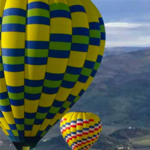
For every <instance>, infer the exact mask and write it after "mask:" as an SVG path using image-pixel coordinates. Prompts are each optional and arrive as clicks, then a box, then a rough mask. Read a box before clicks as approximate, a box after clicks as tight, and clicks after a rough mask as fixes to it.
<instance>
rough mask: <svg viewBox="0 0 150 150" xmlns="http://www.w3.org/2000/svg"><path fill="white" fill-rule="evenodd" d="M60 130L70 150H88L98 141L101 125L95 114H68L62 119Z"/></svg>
mask: <svg viewBox="0 0 150 150" xmlns="http://www.w3.org/2000/svg"><path fill="white" fill-rule="evenodd" d="M60 129H61V133H62V136H63V138H64V139H65V140H66V142H67V143H68V145H69V146H70V147H71V148H72V150H89V149H90V148H91V147H92V146H93V144H94V143H95V142H96V141H97V140H98V138H99V136H100V133H101V130H102V124H101V120H100V118H99V117H98V116H97V115H96V114H93V113H89V112H70V113H68V114H66V115H65V116H64V117H63V118H62V120H61V123H60Z"/></svg>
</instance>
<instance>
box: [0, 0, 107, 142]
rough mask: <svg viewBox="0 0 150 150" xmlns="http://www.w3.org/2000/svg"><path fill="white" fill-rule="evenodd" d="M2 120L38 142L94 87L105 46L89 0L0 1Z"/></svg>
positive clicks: (8, 129) (14, 132) (11, 132)
mask: <svg viewBox="0 0 150 150" xmlns="http://www.w3.org/2000/svg"><path fill="white" fill-rule="evenodd" d="M0 40H1V41H0V44H1V45H0V109H1V111H0V122H1V126H2V127H3V130H4V132H5V133H6V135H7V136H8V137H9V138H10V139H11V140H12V141H13V142H22V143H26V142H28V143H30V142H31V141H32V142H35V143H36V142H38V141H39V140H40V139H41V138H42V137H43V136H44V135H45V134H46V133H47V131H48V130H49V129H50V128H51V127H52V126H54V124H55V123H56V122H57V121H58V120H59V119H60V118H61V117H62V116H63V115H64V114H65V113H66V112H68V111H69V110H70V108H71V107H72V106H73V105H74V104H75V103H76V102H77V101H78V99H79V98H80V97H81V96H82V95H83V93H84V92H85V90H86V89H87V88H88V86H89V85H90V84H91V82H92V80H93V78H94V76H95V74H96V72H97V70H98V68H99V66H100V63H101V60H102V56H103V53H104V48H105V27H104V22H103V19H102V17H101V15H100V13H99V11H98V10H97V8H96V7H95V6H94V4H93V3H92V2H91V1H90V0H22V1H20V0H15V1H12V0H0Z"/></svg>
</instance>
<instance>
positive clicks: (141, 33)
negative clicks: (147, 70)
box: [92, 0, 150, 47]
mask: <svg viewBox="0 0 150 150" xmlns="http://www.w3.org/2000/svg"><path fill="white" fill-rule="evenodd" d="M92 2H93V3H94V4H95V5H96V6H97V8H98V9H99V11H100V12H101V14H102V16H103V19H104V22H105V27H106V47H120V46H125V47H130V46H132V47H150V0H92Z"/></svg>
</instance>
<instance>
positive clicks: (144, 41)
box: [105, 22, 150, 47]
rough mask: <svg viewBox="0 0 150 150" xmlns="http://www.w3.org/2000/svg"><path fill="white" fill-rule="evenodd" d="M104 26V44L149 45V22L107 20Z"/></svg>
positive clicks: (113, 45) (112, 45)
mask: <svg viewBox="0 0 150 150" xmlns="http://www.w3.org/2000/svg"><path fill="white" fill-rule="evenodd" d="M105 26H106V34H107V35H106V46H107V47H117V46H143V47H149V46H150V24H148V23H147V24H146V23H141V24H140V23H125V22H109V23H106V24H105Z"/></svg>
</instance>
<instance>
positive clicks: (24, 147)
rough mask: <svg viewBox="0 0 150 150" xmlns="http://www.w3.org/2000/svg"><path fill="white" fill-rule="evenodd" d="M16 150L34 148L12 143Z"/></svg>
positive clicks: (32, 149)
mask: <svg viewBox="0 0 150 150" xmlns="http://www.w3.org/2000/svg"><path fill="white" fill-rule="evenodd" d="M13 144H14V146H15V147H16V149H17V150H34V147H35V146H28V145H24V144H21V143H15V142H14V143H13Z"/></svg>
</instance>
